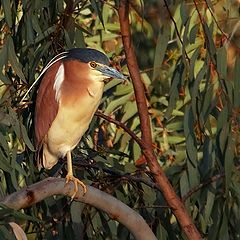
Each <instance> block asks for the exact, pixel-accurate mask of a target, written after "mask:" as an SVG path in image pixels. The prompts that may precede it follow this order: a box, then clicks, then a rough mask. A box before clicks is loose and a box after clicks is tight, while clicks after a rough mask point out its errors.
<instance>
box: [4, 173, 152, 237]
mask: <svg viewBox="0 0 240 240" xmlns="http://www.w3.org/2000/svg"><path fill="white" fill-rule="evenodd" d="M73 189H74V184H73V183H72V182H70V183H68V184H66V183H65V179H63V178H52V177H49V178H46V179H44V180H43V181H41V182H38V183H35V184H33V185H31V186H28V187H27V188H24V189H22V190H20V191H18V192H15V193H13V194H11V195H9V196H7V197H5V198H4V199H3V200H2V201H1V203H3V204H5V205H6V206H7V207H10V208H13V209H16V210H19V209H22V208H26V207H29V206H30V205H33V204H35V203H37V202H40V201H42V200H43V199H45V198H47V197H50V196H53V195H59V194H61V195H65V196H69V197H70V196H72V194H73ZM74 200H76V201H80V202H83V203H86V204H89V205H91V206H94V207H96V208H98V209H100V210H103V211H104V212H106V213H107V214H108V215H109V216H110V217H111V218H112V219H113V220H116V221H118V222H120V223H122V224H123V225H124V226H125V227H126V228H128V229H129V231H130V232H131V233H132V234H133V236H134V237H135V238H136V239H137V240H145V239H149V240H156V237H155V236H154V234H153V232H152V230H151V229H150V228H149V226H148V225H147V223H146V222H145V220H144V219H143V218H142V217H141V216H140V215H139V214H138V213H137V212H135V211H134V210H133V209H131V208H130V207H128V206H127V205H125V204H124V203H122V202H121V201H119V200H117V199H116V198H114V197H112V196H111V195H109V194H107V193H104V192H102V191H100V190H98V189H96V188H94V187H91V186H87V193H86V194H85V195H84V196H83V191H82V188H81V187H80V188H78V192H77V194H76V196H75V199H74ZM80 217H81V216H79V218H80Z"/></svg>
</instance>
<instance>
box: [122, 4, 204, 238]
mask: <svg viewBox="0 0 240 240" xmlns="http://www.w3.org/2000/svg"><path fill="white" fill-rule="evenodd" d="M118 14H119V21H120V28H121V33H122V40H123V45H124V48H125V54H126V58H127V64H128V68H129V72H130V75H131V78H132V81H133V87H134V92H135V97H136V102H137V107H138V113H139V118H140V124H141V131H142V141H143V143H144V144H143V145H144V146H143V147H142V151H143V154H144V155H145V157H146V160H147V163H148V167H149V169H150V171H151V173H152V174H153V177H154V180H155V182H156V184H157V185H158V186H159V188H160V189H161V191H162V193H163V195H164V197H165V199H166V201H167V203H168V204H169V206H170V207H171V209H172V211H173V213H174V215H175V216H176V218H177V220H178V222H179V224H180V226H181V227H182V230H183V231H184V233H185V234H186V236H187V237H188V239H192V240H199V239H201V236H200V234H199V232H198V230H197V228H196V227H195V225H194V224H193V222H192V220H191V218H190V216H189V215H188V212H187V210H186V209H185V207H184V205H183V203H182V201H181V200H180V199H179V197H178V196H177V195H176V193H175V192H174V189H173V187H172V186H171V184H170V183H169V181H168V179H167V177H166V176H165V174H164V172H163V170H162V168H161V167H160V165H159V163H158V161H157V158H156V155H155V154H154V151H153V147H152V135H151V127H150V120H149V114H148V108H147V104H146V97H145V91H144V86H143V83H142V81H141V77H140V73H139V67H138V64H137V59H136V55H135V52H134V48H133V46H132V41H131V33H130V24H129V2H128V0H121V1H120V5H119V10H118Z"/></svg>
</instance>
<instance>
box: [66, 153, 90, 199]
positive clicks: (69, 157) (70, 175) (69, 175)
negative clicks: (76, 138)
mask: <svg viewBox="0 0 240 240" xmlns="http://www.w3.org/2000/svg"><path fill="white" fill-rule="evenodd" d="M67 170H68V173H67V176H66V183H68V182H70V181H73V182H74V194H73V196H72V199H73V198H74V197H75V195H76V193H77V191H78V184H79V185H81V187H82V188H83V195H84V194H85V193H86V192H87V188H86V185H85V184H84V183H83V182H81V181H80V180H79V179H77V178H76V177H74V176H73V168H72V155H71V151H68V152H67Z"/></svg>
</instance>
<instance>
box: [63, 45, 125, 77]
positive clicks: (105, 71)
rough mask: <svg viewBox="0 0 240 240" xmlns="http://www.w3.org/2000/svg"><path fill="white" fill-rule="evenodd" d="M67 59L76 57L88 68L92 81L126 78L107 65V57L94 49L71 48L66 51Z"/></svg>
mask: <svg viewBox="0 0 240 240" xmlns="http://www.w3.org/2000/svg"><path fill="white" fill-rule="evenodd" d="M67 59H77V60H79V61H80V62H82V63H85V64H84V66H85V67H86V68H88V69H87V70H88V73H89V78H90V80H93V81H99V82H105V81H107V80H108V79H110V78H117V79H121V80H126V77H125V76H124V75H123V74H122V73H120V72H119V71H117V70H116V69H114V68H112V67H109V63H110V62H109V59H108V57H107V56H106V55H105V54H104V53H102V52H100V51H98V50H95V49H91V48H73V49H70V50H69V51H68V56H67Z"/></svg>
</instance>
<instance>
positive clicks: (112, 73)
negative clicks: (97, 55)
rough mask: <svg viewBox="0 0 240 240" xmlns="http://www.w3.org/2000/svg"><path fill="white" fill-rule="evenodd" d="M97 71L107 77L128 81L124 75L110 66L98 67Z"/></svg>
mask: <svg viewBox="0 0 240 240" xmlns="http://www.w3.org/2000/svg"><path fill="white" fill-rule="evenodd" d="M97 70H98V71H100V72H101V73H102V74H103V75H105V76H107V77H111V78H117V79H122V80H127V78H126V77H125V76H124V75H123V74H122V73H120V72H119V71H117V70H116V69H114V68H111V67H109V66H106V65H101V66H98V67H97Z"/></svg>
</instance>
